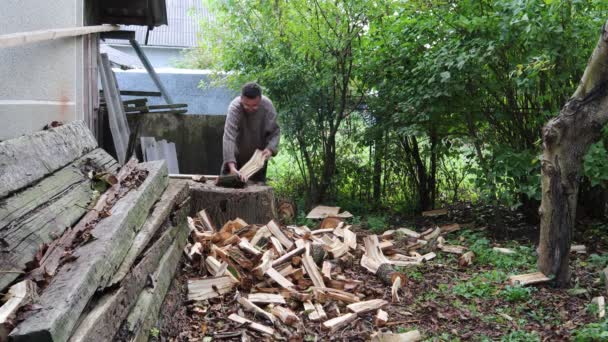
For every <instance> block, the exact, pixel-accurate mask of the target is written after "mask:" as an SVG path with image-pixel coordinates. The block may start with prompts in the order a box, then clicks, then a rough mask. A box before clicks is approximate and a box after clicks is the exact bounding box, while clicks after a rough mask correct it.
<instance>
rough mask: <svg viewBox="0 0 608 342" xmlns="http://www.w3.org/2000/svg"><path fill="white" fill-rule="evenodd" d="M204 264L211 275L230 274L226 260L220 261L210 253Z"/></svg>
mask: <svg viewBox="0 0 608 342" xmlns="http://www.w3.org/2000/svg"><path fill="white" fill-rule="evenodd" d="M205 266H207V271H209V273H211V275H213V276H214V277H220V276H223V275H224V274H226V275H229V274H230V272H227V270H228V264H227V263H226V262H220V261H219V260H217V259H216V258H215V257H213V256H211V255H210V256H208V257H207V258H206V259H205ZM235 281H236V278H235Z"/></svg>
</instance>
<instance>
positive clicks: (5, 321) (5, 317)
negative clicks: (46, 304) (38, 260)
mask: <svg viewBox="0 0 608 342" xmlns="http://www.w3.org/2000/svg"><path fill="white" fill-rule="evenodd" d="M37 297H38V295H37V293H36V284H35V283H34V282H33V281H31V280H23V281H21V282H19V283H17V284H15V285H13V286H11V288H10V289H9V290H8V293H7V294H6V295H5V296H4V300H5V303H4V304H3V305H2V306H1V307H0V341H8V334H9V333H10V331H11V329H12V328H13V325H14V323H15V322H14V321H13V320H14V319H15V318H16V317H15V316H16V314H17V311H18V310H19V308H20V307H22V306H24V305H27V304H31V303H32V302H34V301H35V300H36V298H37Z"/></svg>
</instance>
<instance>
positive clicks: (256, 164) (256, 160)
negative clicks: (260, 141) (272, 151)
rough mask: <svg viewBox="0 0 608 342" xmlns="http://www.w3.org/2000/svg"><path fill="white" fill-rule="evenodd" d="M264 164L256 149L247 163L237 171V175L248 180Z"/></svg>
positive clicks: (263, 159) (260, 153) (260, 154)
mask: <svg viewBox="0 0 608 342" xmlns="http://www.w3.org/2000/svg"><path fill="white" fill-rule="evenodd" d="M265 163H266V159H265V158H264V155H263V154H262V151H260V150H257V149H256V150H255V152H254V153H253V156H251V158H250V159H249V161H247V163H245V165H243V167H242V168H241V169H240V170H239V173H240V174H241V176H244V177H247V178H248V179H249V178H251V176H253V175H254V174H256V173H257V172H258V171H260V170H261V169H262V168H263V167H264V164H265Z"/></svg>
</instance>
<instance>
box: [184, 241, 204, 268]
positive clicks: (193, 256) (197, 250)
mask: <svg viewBox="0 0 608 342" xmlns="http://www.w3.org/2000/svg"><path fill="white" fill-rule="evenodd" d="M188 258H190V260H192V262H194V263H198V262H200V261H201V259H202V258H203V245H202V244H201V243H200V242H197V243H195V244H194V245H192V248H190V251H189V252H188Z"/></svg>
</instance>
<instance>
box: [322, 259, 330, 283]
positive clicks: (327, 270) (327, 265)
mask: <svg viewBox="0 0 608 342" xmlns="http://www.w3.org/2000/svg"><path fill="white" fill-rule="evenodd" d="M321 273H322V274H323V277H325V279H327V280H329V279H331V262H329V261H327V260H326V261H323V267H322V268H321Z"/></svg>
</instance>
